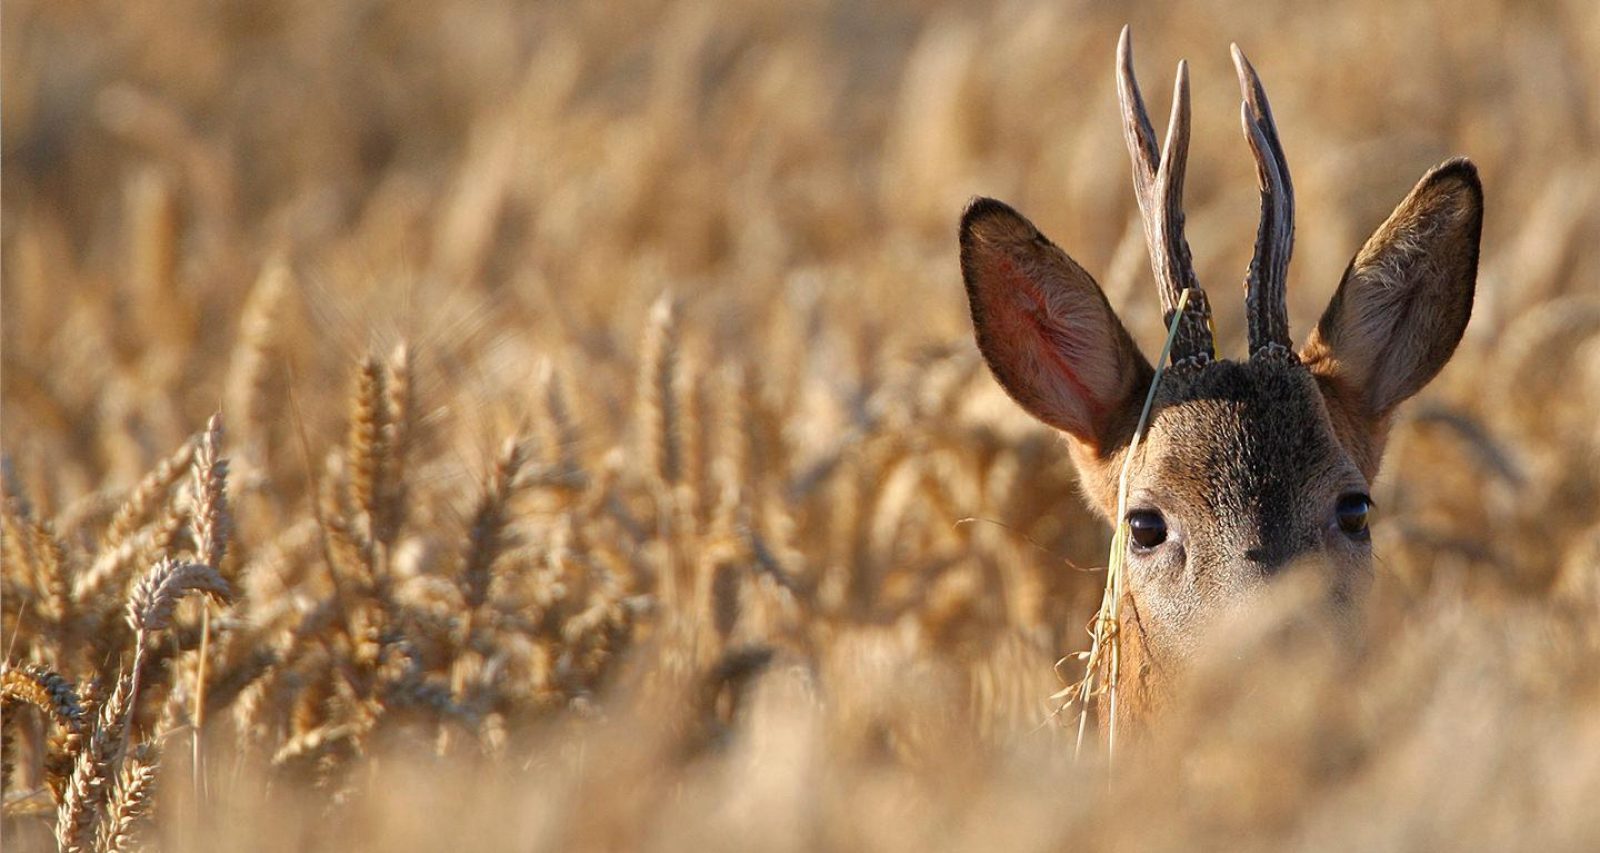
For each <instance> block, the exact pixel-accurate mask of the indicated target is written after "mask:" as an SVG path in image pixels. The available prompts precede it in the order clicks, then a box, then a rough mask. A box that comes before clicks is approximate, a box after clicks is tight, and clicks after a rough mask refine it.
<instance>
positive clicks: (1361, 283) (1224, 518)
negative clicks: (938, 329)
mask: <svg viewBox="0 0 1600 853" xmlns="http://www.w3.org/2000/svg"><path fill="white" fill-rule="evenodd" d="M1233 61H1234V66H1235V68H1236V69H1237V72H1238V77H1239V84H1240V88H1241V89H1242V92H1243V101H1244V103H1243V122H1244V134H1245V138H1246V140H1247V141H1248V142H1249V146H1250V151H1251V153H1252V154H1253V155H1254V158H1255V163H1256V174H1257V178H1258V183H1259V188H1260V193H1261V219H1260V227H1259V229H1258V231H1257V233H1256V246H1255V257H1254V259H1253V260H1252V261H1251V263H1250V267H1249V270H1248V271H1247V273H1246V274H1245V279H1244V291H1245V296H1244V302H1245V312H1246V316H1247V318H1248V324H1247V327H1248V331H1249V356H1248V358H1247V359H1246V360H1242V361H1227V360H1222V359H1219V358H1218V357H1217V355H1216V353H1215V350H1214V346H1213V343H1212V335H1211V323H1210V306H1209V303H1208V301H1207V299H1206V297H1205V292H1204V291H1203V290H1201V289H1200V285H1199V282H1198V281H1196V279H1195V274H1194V269H1193V267H1192V265H1191V263H1190V257H1189V247H1188V244H1187V242H1186V241H1185V240H1184V235H1183V207H1182V202H1183V177H1184V161H1185V159H1186V153H1187V149H1188V143H1189V77H1188V69H1187V66H1186V65H1185V64H1184V63H1179V65H1178V74H1177V81H1176V83H1175V91H1174V94H1173V104H1172V114H1171V118H1170V120H1169V122H1168V125H1167V133H1166V140H1165V143H1164V144H1163V145H1162V146H1161V148H1160V149H1159V150H1158V149H1157V147H1156V138H1155V133H1154V130H1153V129H1152V128H1151V125H1150V119H1149V116H1148V114H1147V113H1146V111H1145V106H1144V99H1143V97H1142V96H1141V95H1140V92H1139V86H1138V83H1137V82H1136V81H1135V79H1134V74H1133V62H1132V53H1131V48H1130V44H1129V38H1128V31H1127V30H1126V29H1124V30H1123V33H1122V38H1121V40H1120V43H1119V44H1118V47H1117V83H1118V93H1119V95H1120V100H1121V104H1122V118H1123V130H1124V134H1125V136H1126V139H1127V143H1128V151H1129V153H1130V155H1131V156H1132V159H1133V183H1134V190H1135V192H1136V194H1137V197H1138V203H1139V210H1140V213H1141V215H1142V218H1143V221H1144V228H1145V236H1146V238H1147V241H1148V243H1149V249H1150V266H1151V269H1152V271H1153V273H1154V276H1155V280H1156V285H1157V287H1158V289H1159V290H1160V294H1161V305H1162V309H1163V311H1164V312H1165V320H1166V322H1167V323H1168V324H1171V323H1173V322H1174V314H1175V313H1176V312H1177V309H1178V304H1179V297H1180V294H1181V293H1182V292H1183V291H1184V290H1185V289H1188V288H1193V291H1192V292H1191V293H1190V297H1189V300H1188V303H1187V305H1186V307H1185V308H1184V311H1183V314H1182V316H1179V317H1176V323H1177V328H1176V330H1175V338H1174V341H1175V342H1174V344H1173V350H1172V366H1171V368H1170V369H1169V370H1168V371H1167V372H1166V373H1165V374H1164V375H1163V377H1162V381H1161V384H1160V387H1159V388H1158V390H1157V392H1156V396H1155V398H1154V405H1153V408H1152V410H1151V414H1150V418H1149V424H1148V427H1147V430H1146V435H1145V437H1144V439H1143V444H1142V446H1141V447H1140V448H1139V449H1138V451H1137V453H1136V457H1137V458H1135V459H1133V460H1132V463H1131V467H1130V471H1131V474H1130V476H1129V480H1128V493H1127V507H1128V511H1127V514H1126V517H1125V519H1116V518H1112V517H1111V516H1112V515H1113V514H1114V513H1115V511H1116V506H1117V487H1118V484H1117V480H1118V475H1119V474H1120V472H1121V469H1122V465H1123V461H1124V457H1125V456H1126V455H1127V449H1128V447H1129V442H1130V439H1132V437H1133V433H1134V430H1135V428H1136V426H1137V423H1138V420H1139V416H1140V412H1141V409H1142V407H1143V404H1144V397H1145V394H1146V393H1147V391H1148V388H1149V385H1150V382H1151V379H1152V377H1153V371H1152V368H1151V364H1150V362H1149V361H1148V360H1147V359H1146V358H1145V356H1144V355H1143V354H1141V353H1140V351H1139V348H1138V346H1137V345H1136V344H1135V343H1134V342H1133V340H1132V338H1130V337H1129V335H1128V333H1127V331H1126V330H1125V329H1124V327H1123V325H1122V323H1121V321H1120V320H1119V319H1118V318H1117V314H1116V312H1115V311H1113V310H1112V308H1111V305H1110V304H1109V303H1108V302H1107V301H1106V297H1105V295H1104V294H1103V293H1102V292H1101V290H1100V287H1099V285H1097V284H1096V283H1095V281H1094V279H1093V278H1091V277H1090V275H1089V274H1088V273H1087V272H1085V271H1084V269H1083V268H1082V267H1080V266H1079V265H1078V264H1077V263H1075V262H1074V261H1073V260H1072V258H1071V257H1069V256H1068V255H1067V253H1066V252H1064V251H1062V250H1061V249H1060V248H1058V247H1057V246H1056V245H1055V244H1054V243H1052V242H1050V240H1049V239H1048V238H1046V237H1045V236H1044V235H1043V234H1041V233H1040V232H1039V230H1038V229H1037V228H1035V227H1034V226H1033V224H1032V223H1030V222H1029V221H1028V220H1027V219H1025V218H1024V217H1023V216H1022V215H1020V214H1018V213H1017V212H1016V211H1015V210H1012V209H1011V208H1010V207H1008V206H1006V205H1005V204H1003V203H1001V202H998V201H995V200H993V199H987V198H980V199H977V200H975V201H973V202H972V203H971V204H970V205H969V206H968V208H967V210H966V213H965V214H964V215H963V216H962V219H961V271H962V276H963V278H964V279H965V281H966V287H967V297H968V300H969V302H970V306H971V309H972V320H973V325H974V327H975V329H976V333H977V341H978V348H979V350H980V351H982V353H983V357H984V359H985V360H986V361H987V362H988V364H989V368H990V370H991V371H992V372H993V374H994V377H995V379H997V380H998V381H999V383H1000V385H1001V386H1002V387H1003V388H1004V389H1005V390H1006V391H1007V392H1008V393H1009V394H1010V396H1011V397H1012V399H1014V400H1015V401H1016V402H1017V403H1018V404H1019V405H1020V406H1022V408H1024V409H1026V410H1027V411H1028V412H1029V413H1031V414H1032V415H1033V416H1034V417H1036V418H1038V419H1039V420H1041V421H1043V422H1044V423H1046V424H1048V425H1050V426H1052V427H1054V428H1056V429H1058V430H1060V431H1061V432H1062V433H1063V434H1064V435H1065V436H1066V438H1067V439H1068V441H1067V444H1068V446H1069V448H1070V453H1071V456H1072V459H1073V462H1074V464H1075V465H1076V467H1077V469H1078V473H1079V477H1080V480H1081V481H1082V484H1083V489H1084V492H1085V494H1086V496H1087V498H1088V500H1089V502H1090V504H1091V505H1092V506H1093V507H1094V508H1095V509H1096V510H1097V511H1098V512H1099V513H1100V514H1101V515H1102V516H1104V517H1106V518H1107V519H1108V520H1109V521H1111V522H1112V523H1113V524H1115V523H1118V522H1120V521H1123V520H1125V521H1126V522H1127V523H1128V525H1129V527H1130V535H1129V537H1128V552H1127V554H1126V563H1125V571H1126V572H1127V575H1126V588H1127V590H1128V596H1127V599H1126V601H1125V602H1124V605H1123V607H1122V608H1121V612H1122V614H1123V619H1124V624H1123V626H1121V631H1122V636H1123V637H1124V638H1125V639H1124V642H1125V643H1127V642H1133V643H1134V644H1135V645H1136V646H1137V649H1136V651H1134V652H1133V653H1131V654H1130V657H1131V658H1132V659H1133V660H1136V661H1138V666H1137V671H1136V672H1128V673H1125V674H1124V675H1123V678H1124V680H1125V682H1129V681H1130V680H1131V681H1132V682H1133V683H1132V684H1131V685H1130V690H1129V694H1128V695H1130V696H1131V697H1137V696H1139V695H1141V693H1142V694H1143V695H1144V696H1145V699H1144V701H1142V702H1141V701H1138V700H1137V699H1134V700H1131V701H1130V702H1129V703H1127V704H1126V705H1124V706H1123V707H1125V708H1127V709H1128V710H1127V713H1128V714H1130V715H1132V716H1138V715H1141V714H1143V713H1148V711H1149V709H1150V705H1151V704H1152V703H1158V702H1159V698H1158V697H1156V696H1154V695H1153V692H1154V688H1153V687H1152V685H1153V684H1154V683H1156V682H1158V681H1159V680H1160V679H1161V675H1162V673H1163V672H1165V673H1172V672H1174V671H1177V670H1180V669H1181V668H1182V665H1183V663H1184V662H1185V660H1187V659H1189V658H1191V657H1192V655H1193V653H1194V652H1195V651H1196V649H1197V647H1198V646H1199V644H1200V642H1201V638H1202V635H1203V632H1204V629H1205V627H1206V626H1207V624H1208V622H1209V621H1211V620H1212V619H1213V618H1214V617H1215V616H1216V615H1217V614H1219V613H1222V612H1225V611H1228V610H1230V609H1233V608H1237V607H1238V606H1240V605H1242V604H1245V603H1247V602H1248V601H1250V600H1251V598H1252V596H1253V595H1254V594H1255V593H1257V592H1258V591H1259V590H1261V589H1263V588H1264V587H1265V586H1266V585H1267V584H1269V583H1270V582H1271V581H1272V579H1273V578H1274V576H1275V575H1278V574H1279V573H1281V572H1282V571H1283V570H1284V569H1286V568H1287V567H1289V566H1290V565H1296V566H1298V565H1310V566H1315V567H1317V568H1316V570H1317V571H1322V572H1325V573H1326V578H1327V580H1328V581H1329V586H1328V589H1329V590H1330V591H1331V594H1330V596H1329V597H1328V601H1329V602H1330V607H1331V609H1332V610H1333V611H1334V612H1335V613H1339V614H1344V615H1346V616H1352V617H1353V615H1354V612H1355V610H1356V608H1357V606H1358V603H1359V602H1360V600H1361V598H1362V597H1363V592H1364V591H1365V589H1366V588H1367V587H1368V586H1369V585H1370V579H1371V576H1372V546H1371V542H1370V538H1369V535H1368V530H1367V521H1368V515H1369V512H1370V510H1371V509H1372V501H1371V499H1370V498H1369V496H1368V493H1369V490H1370V487H1371V483H1372V480H1373V477H1374V476H1375V475H1376V474H1377V471H1378V463H1379V459H1380V458H1381V456H1382V453H1383V445H1384V438H1385V434H1386V432H1387V430H1388V427H1389V423H1390V421H1391V419H1392V417H1393V415H1394V412H1395V408H1396V407H1397V406H1398V405H1399V404H1400V403H1401V402H1402V401H1404V400H1405V399H1406V398H1408V397H1410V396H1411V395H1413V394H1415V393H1416V392H1417V391H1418V390H1419V389H1421V388H1422V386H1424V385H1425V384H1427V383H1428V381H1429V380H1431V379H1432V378H1433V376H1434V375H1435V374H1437V373H1438V372H1439V369H1440V368H1441V367H1443V366H1444V364H1445V362H1446V361H1447V360H1448V359H1449V358H1450V355H1451V354H1452V353H1453V352H1454V350H1455V348H1456V344H1457V343H1458V342H1459V341H1460V339H1461V335H1462V332H1463V331H1464V330H1465V328H1466V325H1467V319H1468V317H1469V315H1470V314H1471V311H1472V299H1473V289H1474V281H1475V279H1476V276H1477V266H1478V236H1479V232H1480V230H1481V224H1482V208H1483V200H1482V190H1481V188H1480V186H1479V183H1478V176H1477V172H1476V170H1475V169H1474V168H1473V166H1472V164H1471V163H1469V162H1468V161H1466V160H1451V161H1449V162H1446V163H1444V164H1442V165H1440V166H1438V167H1437V168H1435V169H1433V170H1432V171H1430V172H1428V173H1427V174H1426V175H1424V176H1423V178H1422V180H1421V182H1420V183H1418V184H1417V185H1416V187H1415V188H1414V189H1412V191H1411V193H1410V194H1409V195H1408V196H1406V198H1405V199H1404V200H1403V201H1401V202H1400V205H1399V206H1398V207H1397V208H1395V211H1394V213H1393V214H1391V215H1390V216H1389V218H1388V220H1387V221H1385V222H1384V223H1383V224H1382V225H1380V226H1378V229H1377V230H1376V231H1375V232H1374V233H1373V235H1372V236H1371V237H1370V238H1369V239H1368V240H1367V242H1366V244H1365V245H1364V246H1362V247H1361V249H1360V251H1358V252H1356V254H1355V257H1354V259H1352V260H1351V262H1350V265H1349V267H1348V268H1347V269H1346V270H1345V272H1344V277H1343V279H1342V280H1341V281H1340V283H1339V287H1338V289H1337V290H1336V291H1335V293H1334V296H1333V299H1332V301H1331V302H1330V303H1329V304H1328V307H1327V310H1326V311H1325V312H1324V313H1323V315H1322V319H1321V321H1320V322H1319V323H1318V324H1317V327H1316V329H1315V330H1314V331H1313V332H1312V333H1311V336H1310V339H1309V340H1308V341H1307V342H1306V344H1305V346H1303V347H1301V348H1300V350H1299V351H1298V353H1297V352H1296V351H1295V350H1294V349H1293V348H1292V344H1291V342H1290V338H1289V323H1288V313H1287V308H1286V306H1285V301H1284V287H1285V282H1286V276H1287V270H1288V266H1289V256H1290V252H1291V250H1292V248H1293V243H1294V193H1293V189H1292V186H1291V184H1290V181H1289V169H1288V164H1287V163H1286V162H1285V160H1284V156H1283V149H1282V146H1281V145H1280V144H1279V140H1278V133H1277V129H1276V127H1275V125H1274V124H1273V120H1272V112H1271V109H1270V108H1269V107H1268V105H1267V98H1266V93H1265V91H1264V90H1263V89H1262V87H1261V82H1260V80H1259V79H1258V78H1257V77H1256V73H1255V70H1254V69H1253V68H1252V67H1251V65H1250V63H1249V61H1248V60H1246V59H1245V57H1244V55H1243V54H1242V53H1241V52H1240V51H1239V49H1238V47H1237V46H1235V47H1234V48H1233ZM1351 621H1352V622H1353V619H1352V620H1351ZM1130 623H1131V624H1130ZM1141 680H1142V681H1143V683H1144V687H1143V690H1142V691H1141V689H1140V688H1139V684H1138V683H1139V682H1140V681H1141ZM1141 709H1142V710H1141Z"/></svg>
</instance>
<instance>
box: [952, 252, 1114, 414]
mask: <svg viewBox="0 0 1600 853" xmlns="http://www.w3.org/2000/svg"><path fill="white" fill-rule="evenodd" d="M987 266H988V267H989V269H988V271H987V272H986V274H985V275H984V276H983V278H984V279H985V280H987V281H989V282H990V283H991V284H990V286H988V287H985V288H983V290H984V300H983V301H984V307H985V309H986V311H985V314H986V315H987V317H986V320H987V324H988V325H989V326H990V329H989V339H990V344H991V347H992V348H993V349H994V350H995V352H994V355H995V356H998V357H999V358H1000V359H1001V360H1003V361H1004V362H1005V365H1004V366H1005V367H1006V368H1007V369H1008V370H1009V372H1010V373H1011V374H1012V376H1013V378H1014V379H1015V380H1016V384H1020V385H1021V386H1022V387H1013V388H1012V389H1011V390H1012V392H1013V394H1017V395H1019V396H1026V397H1031V398H1032V399H1031V400H1030V399H1025V400H1020V402H1022V403H1024V405H1028V404H1029V403H1032V404H1033V405H1034V406H1036V407H1037V408H1038V409H1039V410H1040V411H1036V412H1035V414H1036V415H1039V416H1040V417H1043V418H1044V419H1045V420H1047V421H1049V422H1051V423H1052V424H1053V425H1054V426H1057V427H1060V428H1062V429H1065V430H1067V431H1069V432H1072V433H1075V434H1078V435H1080V436H1081V435H1086V434H1087V433H1088V432H1089V431H1090V430H1092V429H1093V427H1094V425H1095V424H1097V423H1099V422H1100V420H1101V419H1102V417H1103V416H1104V415H1105V411H1106V403H1105V400H1104V397H1103V394H1097V393H1095V390H1094V387H1093V386H1094V385H1095V384H1097V383H1096V382H1095V380H1096V379H1100V380H1112V379H1114V377H1112V376H1109V375H1106V376H1096V375H1095V373H1094V372H1095V371H1096V370H1097V369H1099V370H1101V372H1102V373H1104V372H1106V371H1105V368H1109V367H1110V365H1108V364H1105V363H1104V362H1105V359H1102V358H1096V357H1095V354H1094V353H1092V352H1089V351H1088V349H1087V347H1085V345H1084V343H1085V342H1084V341H1083V340H1082V333H1083V332H1085V331H1088V330H1087V329H1084V328H1081V326H1083V325H1087V324H1091V323H1092V322H1093V321H1092V319H1091V318H1092V317H1093V316H1094V313H1093V312H1094V308H1095V307H1096V306H1091V305H1084V304H1078V305H1073V304H1070V303H1072V302H1074V301H1078V300H1075V299H1074V298H1073V297H1072V296H1071V295H1070V294H1068V293H1066V292H1064V290H1063V292H1060V293H1056V294H1050V293H1046V291H1045V290H1044V289H1043V288H1042V287H1040V286H1039V284H1038V283H1036V282H1035V281H1034V280H1033V277H1031V276H1029V275H1028V274H1026V273H1025V272H1023V271H1022V270H1021V269H1019V268H1018V266H1017V264H1016V262H1015V261H1014V260H1013V259H1012V258H1009V257H1006V256H1003V255H1001V256H998V257H994V258H992V259H991V262H990V263H989V264H988V265H987ZM1052 296H1053V297H1054V298H1052ZM1073 323H1076V324H1078V325H1079V326H1080V328H1078V329H1076V330H1075V329H1073V328H1072V327H1071V324H1073ZM1074 331H1076V332H1078V334H1076V335H1075V334H1074ZM1099 384H1106V383H1105V382H1104V381H1102V382H1101V383H1099Z"/></svg>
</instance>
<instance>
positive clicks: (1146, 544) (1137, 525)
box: [1128, 509, 1167, 548]
mask: <svg viewBox="0 0 1600 853" xmlns="http://www.w3.org/2000/svg"><path fill="white" fill-rule="evenodd" d="M1128 531H1129V533H1130V534H1131V535H1132V536H1133V544H1135V545H1137V546H1139V547H1140V548H1154V547H1156V546H1157V545H1160V544H1161V543H1163V542H1165V541H1167V520H1166V519H1164V518H1162V517H1161V513H1159V512H1156V511H1155V510H1153V509H1136V510H1134V511H1133V512H1130V513H1128Z"/></svg>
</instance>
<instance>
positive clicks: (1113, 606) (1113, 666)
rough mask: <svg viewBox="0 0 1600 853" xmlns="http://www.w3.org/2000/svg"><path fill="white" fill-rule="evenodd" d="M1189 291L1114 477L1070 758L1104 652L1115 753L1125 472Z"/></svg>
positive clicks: (1111, 751) (1109, 747)
mask: <svg viewBox="0 0 1600 853" xmlns="http://www.w3.org/2000/svg"><path fill="white" fill-rule="evenodd" d="M1193 292H1194V288H1190V287H1186V288H1184V289H1183V292H1182V293H1180V294H1179V295H1178V305H1177V308H1175V309H1174V310H1173V313H1172V323H1171V325H1170V326H1168V327H1167V340H1166V343H1164V344H1163V345H1162V347H1161V357H1160V358H1159V359H1157V360H1156V372H1155V375H1154V376H1152V377H1151V379H1150V389H1149V390H1148V391H1147V392H1145V397H1144V408H1143V409H1142V410H1141V411H1140V412H1139V422H1138V425H1137V426H1136V427H1135V428H1134V430H1133V439H1132V440H1131V441H1129V442H1128V452H1127V454H1126V455H1124V456H1123V458H1122V473H1121V474H1120V475H1119V476H1118V478H1117V515H1116V528H1115V529H1114V530H1113V532H1112V534H1111V553H1110V555H1109V556H1108V557H1107V559H1106V589H1105V595H1104V596H1103V597H1102V598H1101V600H1100V609H1099V611H1098V612H1096V613H1095V620H1094V641H1093V642H1092V643H1091V644H1090V646H1089V657H1088V658H1087V659H1086V661H1085V663H1084V676H1083V686H1082V688H1081V690H1080V691H1079V694H1078V701H1079V703H1080V705H1081V707H1080V708H1079V709H1078V737H1077V742H1076V743H1075V745H1074V746H1073V753H1072V754H1073V756H1074V757H1077V756H1078V755H1080V754H1081V753H1082V750H1083V736H1084V733H1085V730H1086V728H1087V726H1088V721H1089V699H1090V697H1091V696H1093V695H1094V691H1095V684H1094V681H1095V678H1094V677H1095V673H1096V672H1097V671H1098V670H1099V668H1100V666H1101V664H1102V663H1103V661H1102V659H1101V657H1102V655H1103V654H1105V653H1106V652H1107V650H1109V653H1110V655H1111V660H1110V661H1109V662H1108V664H1109V665H1108V667H1107V670H1108V674H1107V678H1106V682H1107V683H1106V688H1105V689H1107V690H1109V692H1110V702H1109V703H1108V705H1109V710H1108V712H1107V713H1108V715H1109V716H1110V718H1111V719H1110V720H1108V721H1107V726H1106V760H1107V762H1108V764H1109V763H1110V762H1111V761H1112V760H1114V758H1115V756H1116V748H1117V680H1118V679H1117V676H1118V674H1119V673H1118V670H1119V668H1120V664H1121V663H1122V655H1121V652H1122V648H1121V646H1122V641H1121V638H1120V637H1119V636H1118V635H1117V632H1118V630H1119V629H1120V628H1121V622H1120V620H1121V618H1122V614H1121V612H1120V611H1121V601H1122V593H1123V590H1124V587H1123V583H1124V579H1123V563H1124V560H1125V557H1126V554H1127V548H1128V519H1127V515H1128V475H1129V473H1131V472H1132V470H1133V460H1134V456H1135V455H1136V454H1137V453H1138V452H1139V442H1140V440H1141V439H1142V438H1143V437H1144V431H1145V427H1146V426H1148V425H1149V422H1150V408H1151V407H1152V406H1153V405H1155V400H1156V389H1158V388H1160V387H1161V375H1162V374H1163V373H1164V372H1165V371H1166V367H1167V359H1168V358H1169V357H1170V356H1171V355H1172V342H1173V341H1174V340H1176V339H1177V337H1178V321H1179V319H1181V318H1182V317H1183V309H1184V306H1185V305H1187V304H1188V302H1189V294H1191V293H1193Z"/></svg>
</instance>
